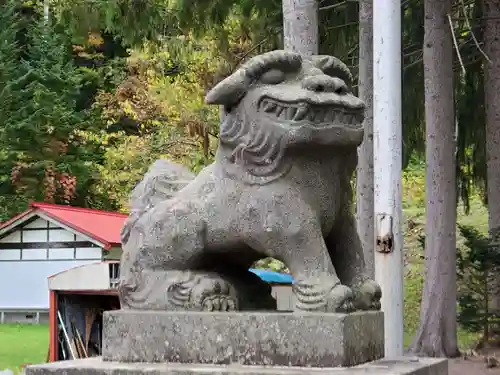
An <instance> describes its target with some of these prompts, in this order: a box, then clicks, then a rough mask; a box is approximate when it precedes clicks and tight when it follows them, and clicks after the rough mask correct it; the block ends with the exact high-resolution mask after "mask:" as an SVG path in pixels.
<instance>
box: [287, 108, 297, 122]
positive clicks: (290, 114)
mask: <svg viewBox="0 0 500 375" xmlns="http://www.w3.org/2000/svg"><path fill="white" fill-rule="evenodd" d="M296 113H297V108H295V107H289V108H287V109H286V119H287V120H293V119H294V118H295V114H296Z"/></svg>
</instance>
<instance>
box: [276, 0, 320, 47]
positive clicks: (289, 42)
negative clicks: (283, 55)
mask: <svg viewBox="0 0 500 375" xmlns="http://www.w3.org/2000/svg"><path fill="white" fill-rule="evenodd" d="M283 47H284V49H286V50H290V51H295V52H298V53H300V54H302V55H304V56H311V55H317V54H318V50H319V39H318V1H317V0H283Z"/></svg>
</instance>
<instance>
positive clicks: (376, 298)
mask: <svg viewBox="0 0 500 375" xmlns="http://www.w3.org/2000/svg"><path fill="white" fill-rule="evenodd" d="M381 298H382V290H381V289H380V286H379V285H378V284H377V283H376V282H375V281H374V280H366V281H365V282H364V283H363V284H361V286H359V287H357V288H354V306H355V307H356V309H357V310H377V311H378V310H380V309H381V304H380V299H381Z"/></svg>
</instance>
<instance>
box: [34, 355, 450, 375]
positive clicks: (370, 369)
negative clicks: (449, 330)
mask: <svg viewBox="0 0 500 375" xmlns="http://www.w3.org/2000/svg"><path fill="white" fill-rule="evenodd" d="M25 372H26V375H143V374H147V375H304V374H307V375H316V374H317V375H448V360H446V359H434V358H419V359H410V358H404V357H403V358H400V359H395V360H386V359H383V360H380V361H376V362H371V363H367V364H364V365H359V366H356V367H351V368H343V367H335V368H331V367H330V368H327V367H324V368H310V367H277V366H242V365H234V364H233V365H190V364H179V363H178V364H175V363H169V364H165V363H119V362H106V361H102V360H101V359H100V358H90V359H80V360H75V361H61V362H53V363H49V364H44V365H34V366H28V367H26V369H25Z"/></svg>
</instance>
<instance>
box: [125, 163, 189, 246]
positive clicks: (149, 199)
mask: <svg viewBox="0 0 500 375" xmlns="http://www.w3.org/2000/svg"><path fill="white" fill-rule="evenodd" d="M194 177H195V175H194V174H193V173H192V172H191V171H189V170H188V169H187V168H186V167H184V166H182V165H180V164H177V163H173V162H171V161H169V160H166V159H159V160H157V161H156V162H154V163H153V165H151V167H149V170H148V172H147V173H146V175H145V176H144V178H143V180H142V181H141V182H139V183H138V184H137V185H136V186H135V188H134V190H132V194H131V197H130V203H129V205H130V215H129V217H128V218H127V220H126V221H125V223H124V225H123V228H122V231H121V234H120V237H121V242H122V244H124V243H126V242H127V241H128V237H129V234H130V230H131V229H132V226H133V225H134V224H135V222H136V221H137V219H139V217H140V216H141V215H142V214H143V213H144V212H145V211H146V210H147V209H150V208H152V207H154V206H155V205H156V204H158V203H159V202H161V201H164V200H166V199H169V198H172V197H173V196H175V194H176V193H177V192H178V191H179V190H181V189H182V188H184V187H185V186H186V185H187V184H189V182H191V181H192V180H193V179H194Z"/></svg>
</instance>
